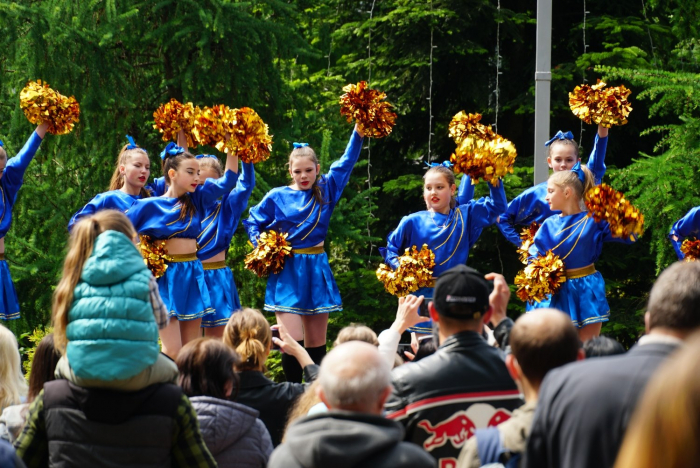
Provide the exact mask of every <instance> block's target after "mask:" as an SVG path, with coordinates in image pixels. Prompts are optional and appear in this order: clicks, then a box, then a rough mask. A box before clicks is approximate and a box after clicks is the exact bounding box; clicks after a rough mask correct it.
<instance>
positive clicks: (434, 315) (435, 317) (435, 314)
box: [428, 301, 440, 323]
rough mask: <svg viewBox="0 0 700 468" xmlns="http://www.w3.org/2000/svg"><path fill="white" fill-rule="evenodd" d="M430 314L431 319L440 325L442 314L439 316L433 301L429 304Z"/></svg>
mask: <svg viewBox="0 0 700 468" xmlns="http://www.w3.org/2000/svg"><path fill="white" fill-rule="evenodd" d="M428 314H430V319H431V320H432V321H433V322H435V323H440V314H438V311H437V309H435V303H434V302H433V301H430V302H428Z"/></svg>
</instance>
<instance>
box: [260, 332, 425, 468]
mask: <svg viewBox="0 0 700 468" xmlns="http://www.w3.org/2000/svg"><path fill="white" fill-rule="evenodd" d="M390 393H391V378H390V373H389V367H388V366H387V364H386V362H385V361H384V359H383V358H382V356H381V355H380V354H379V352H378V350H377V348H376V347H375V346H372V345H370V344H368V343H363V342H359V341H352V342H348V343H344V344H341V345H339V346H338V347H336V348H334V349H333V350H332V351H331V352H330V353H328V355H327V356H326V357H325V359H324V360H323V362H322V363H321V371H320V373H319V379H318V395H319V397H320V398H321V400H322V401H323V402H324V403H325V404H326V406H327V407H328V408H330V411H329V412H328V413H322V414H318V415H314V416H308V417H306V418H302V419H300V420H298V421H296V422H295V423H293V424H292V425H291V426H290V427H289V432H288V434H287V438H286V441H285V443H284V444H282V445H281V446H279V447H278V448H277V449H275V451H274V452H273V453H272V457H271V458H270V463H269V465H268V466H269V467H270V468H278V467H280V468H281V467H284V468H287V467H291V468H293V467H304V468H316V467H318V468H321V467H324V468H325V467H333V466H342V467H347V468H350V467H358V468H360V467H362V468H372V467H389V466H390V467H398V468H400V467H411V468H420V467H434V466H435V461H434V460H433V459H432V458H431V457H430V456H429V455H428V454H426V453H425V452H423V451H422V450H421V449H420V448H419V447H416V446H415V445H413V444H410V443H406V442H403V436H404V434H403V428H402V427H401V425H400V424H398V423H396V422H393V421H390V420H388V419H385V418H383V417H382V416H381V414H382V408H383V406H384V402H385V400H386V399H387V397H388V396H389V394H390Z"/></svg>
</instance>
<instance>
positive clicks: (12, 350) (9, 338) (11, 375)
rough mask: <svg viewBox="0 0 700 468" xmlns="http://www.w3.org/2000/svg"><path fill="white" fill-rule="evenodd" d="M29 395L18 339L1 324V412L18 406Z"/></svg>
mask: <svg viewBox="0 0 700 468" xmlns="http://www.w3.org/2000/svg"><path fill="white" fill-rule="evenodd" d="M26 394H27V382H26V381H25V380H24V376H23V375H22V370H21V369H20V358H19V347H18V346H17V339H16V338H15V335H14V334H12V332H11V331H10V330H8V329H7V328H5V327H4V326H3V325H1V324H0V411H2V410H3V409H4V408H5V407H7V406H12V405H18V404H19V403H20V398H21V397H23V396H25V395H26Z"/></svg>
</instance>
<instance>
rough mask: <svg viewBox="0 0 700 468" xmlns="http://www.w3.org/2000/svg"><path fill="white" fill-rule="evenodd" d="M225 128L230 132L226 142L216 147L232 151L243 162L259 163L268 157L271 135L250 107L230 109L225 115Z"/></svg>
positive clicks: (270, 148) (270, 147)
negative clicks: (228, 113)
mask: <svg viewBox="0 0 700 468" xmlns="http://www.w3.org/2000/svg"><path fill="white" fill-rule="evenodd" d="M226 119H233V120H227V121H226V124H225V130H226V132H227V133H229V134H230V138H229V140H228V142H223V141H222V142H219V143H218V144H217V145H216V148H217V149H218V150H219V151H223V150H224V148H226V150H228V151H232V152H234V153H235V154H236V155H238V157H239V158H240V159H241V161H243V162H245V163H254V164H255V163H259V162H261V161H265V160H266V159H267V158H269V157H270V152H271V151H272V135H270V134H269V128H268V126H267V124H266V123H265V122H263V120H262V119H261V118H260V116H259V115H258V114H257V113H256V112H255V111H254V110H253V109H251V108H250V107H241V108H240V109H232V112H231V114H230V115H227V116H226Z"/></svg>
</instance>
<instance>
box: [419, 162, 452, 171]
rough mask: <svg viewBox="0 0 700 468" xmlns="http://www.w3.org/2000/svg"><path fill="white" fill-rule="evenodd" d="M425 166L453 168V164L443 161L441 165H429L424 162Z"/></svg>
mask: <svg viewBox="0 0 700 468" xmlns="http://www.w3.org/2000/svg"><path fill="white" fill-rule="evenodd" d="M425 165H426V166H428V167H438V166H444V167H446V168H448V169H450V168H452V166H454V164H452V163H451V162H450V161H443V162H441V163H429V162H427V161H426V162H425Z"/></svg>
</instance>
